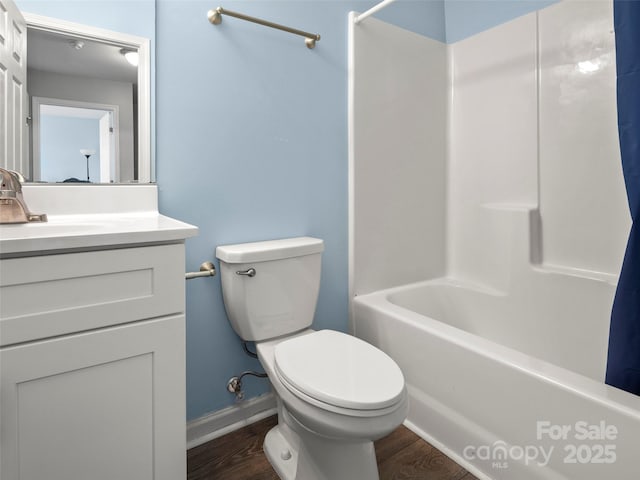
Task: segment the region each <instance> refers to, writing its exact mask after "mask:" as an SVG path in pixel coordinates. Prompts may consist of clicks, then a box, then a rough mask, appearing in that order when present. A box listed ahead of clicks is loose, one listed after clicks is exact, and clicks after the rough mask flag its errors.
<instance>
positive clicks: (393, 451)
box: [187, 416, 477, 480]
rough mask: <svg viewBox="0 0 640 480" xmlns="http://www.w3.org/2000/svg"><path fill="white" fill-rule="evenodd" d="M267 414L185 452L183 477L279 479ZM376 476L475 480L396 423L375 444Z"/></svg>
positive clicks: (271, 423)
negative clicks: (269, 452) (267, 441)
mask: <svg viewBox="0 0 640 480" xmlns="http://www.w3.org/2000/svg"><path fill="white" fill-rule="evenodd" d="M276 423H277V419H276V417H275V416H273V417H269V418H266V419H264V420H261V421H259V422H256V423H254V424H252V425H249V426H247V427H244V428H242V429H240V430H237V431H235V432H232V433H229V434H228V435H225V436H223V437H220V438H217V439H215V440H211V441H210V442H207V443H205V444H203V445H200V446H198V447H195V448H192V449H191V450H189V451H188V452H187V480H214V479H215V480H218V479H223V480H248V479H250V480H278V476H277V475H276V473H275V472H274V471H273V469H272V468H271V465H269V462H268V460H267V459H266V457H265V456H264V453H262V442H263V440H264V436H265V435H266V433H267V431H268V430H269V429H270V428H271V427H273V426H274V425H275V424H276ZM375 447H376V455H377V458H378V469H379V471H380V479H381V480H477V479H476V477H474V476H473V475H471V474H470V473H468V472H467V471H466V470H465V469H464V468H462V467H461V466H459V465H457V464H456V463H455V462H453V461H452V460H451V459H449V458H448V457H447V456H445V455H444V454H443V453H441V452H439V451H438V450H436V449H435V448H434V447H432V446H431V445H429V444H428V443H426V442H425V441H424V440H422V439H421V438H420V437H418V436H417V435H415V434H414V433H413V432H411V431H410V430H408V429H407V428H405V427H403V426H401V427H399V428H398V429H396V430H395V431H393V432H392V433H391V434H390V435H388V436H387V437H385V438H382V439H380V440H378V441H377V442H376V443H375Z"/></svg>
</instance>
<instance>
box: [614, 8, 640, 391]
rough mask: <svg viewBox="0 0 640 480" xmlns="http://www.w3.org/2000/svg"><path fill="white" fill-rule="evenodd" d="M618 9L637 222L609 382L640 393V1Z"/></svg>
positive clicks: (621, 114)
mask: <svg viewBox="0 0 640 480" xmlns="http://www.w3.org/2000/svg"><path fill="white" fill-rule="evenodd" d="M613 14H614V27H615V36H616V68H617V74H618V134H619V137H620V151H621V154H622V170H623V172H624V180H625V184H626V187H627V197H628V199H629V208H630V210H631V218H632V221H633V223H632V226H631V233H630V235H629V240H628V243H627V250H626V252H625V255H624V262H623V264H622V271H621V272H620V279H619V280H618V288H617V290H616V295H615V299H614V302H613V309H612V311H611V330H610V333H609V358H608V361H607V376H606V383H608V384H609V385H613V386H615V387H618V388H621V389H623V390H627V391H628V392H631V393H635V394H636V395H640V2H638V1H630V0H614V2H613ZM636 220H638V223H635V221H636Z"/></svg>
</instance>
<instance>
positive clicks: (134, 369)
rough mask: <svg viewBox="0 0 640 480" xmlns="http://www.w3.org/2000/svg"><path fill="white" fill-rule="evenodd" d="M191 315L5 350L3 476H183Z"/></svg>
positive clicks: (0, 403) (29, 479) (0, 369)
mask: <svg viewBox="0 0 640 480" xmlns="http://www.w3.org/2000/svg"><path fill="white" fill-rule="evenodd" d="M184 353H185V352H184V316H182V315H180V316H175V317H168V318H163V319H158V320H150V321H145V322H139V323H136V324H130V325H126V326H118V327H112V328H107V329H102V330H96V331H93V332H87V333H82V334H77V335H70V336H66V337H59V338H55V339H51V340H46V341H40V342H33V343H29V344H23V345H19V346H14V347H9V348H4V349H2V350H0V373H1V374H2V375H1V382H2V383H1V390H0V425H1V432H2V433H1V442H0V477H1V478H3V479H5V478H6V479H7V480H43V479H46V480H76V479H77V480H84V479H92V480H115V479H117V480H145V479H154V480H176V479H184V478H185V471H186V463H185V398H184V395H185V360H184Z"/></svg>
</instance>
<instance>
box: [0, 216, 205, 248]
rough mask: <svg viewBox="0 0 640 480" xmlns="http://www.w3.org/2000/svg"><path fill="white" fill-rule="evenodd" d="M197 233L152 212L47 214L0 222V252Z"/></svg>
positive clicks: (170, 238) (163, 238)
mask: <svg viewBox="0 0 640 480" xmlns="http://www.w3.org/2000/svg"><path fill="white" fill-rule="evenodd" d="M197 233H198V228H197V227H194V226H193V225H189V224H187V223H184V222H180V221H178V220H174V219H172V218H169V217H165V216H164V215H160V214H158V213H155V212H139V213H117V214H116V213H108V214H91V215H49V221H48V222H44V223H23V224H10V225H0V255H1V256H20V254H26V255H29V254H33V253H35V252H43V251H52V250H69V249H80V248H82V249H84V248H96V247H106V246H123V245H129V244H145V243H157V242H171V241H181V240H184V239H185V238H188V237H192V236H195V235H196V234H197Z"/></svg>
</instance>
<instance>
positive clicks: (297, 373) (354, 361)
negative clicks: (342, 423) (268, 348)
mask: <svg viewBox="0 0 640 480" xmlns="http://www.w3.org/2000/svg"><path fill="white" fill-rule="evenodd" d="M274 358H275V362H274V363H275V371H276V374H277V375H278V377H279V378H280V380H281V381H282V383H283V384H284V385H285V386H286V387H287V389H288V390H290V391H291V392H292V393H293V394H294V395H296V396H298V397H300V398H302V399H306V400H313V402H312V403H314V404H316V405H317V406H322V405H326V406H327V407H328V409H331V410H333V409H335V408H337V409H348V410H354V411H379V410H386V409H388V408H389V407H393V406H395V405H396V404H397V403H398V402H399V401H401V400H402V399H403V398H404V394H405V385H404V377H403V375H402V372H401V370H400V368H399V367H398V365H397V364H396V363H395V362H394V361H393V360H392V359H391V358H390V357H389V356H388V355H387V354H385V353H384V352H382V351H381V350H379V349H377V348H375V347H374V346H372V345H370V344H368V343H366V342H364V341H363V340H360V339H359V338H356V337H353V336H351V335H347V334H344V333H341V332H337V331H333V330H320V331H317V332H313V333H310V334H308V335H302V336H298V337H294V338H292V339H289V340H285V341H283V342H280V343H279V344H278V345H276V347H275V352H274ZM332 407H333V408H332ZM363 413H365V412H363ZM371 413H373V412H371Z"/></svg>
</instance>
